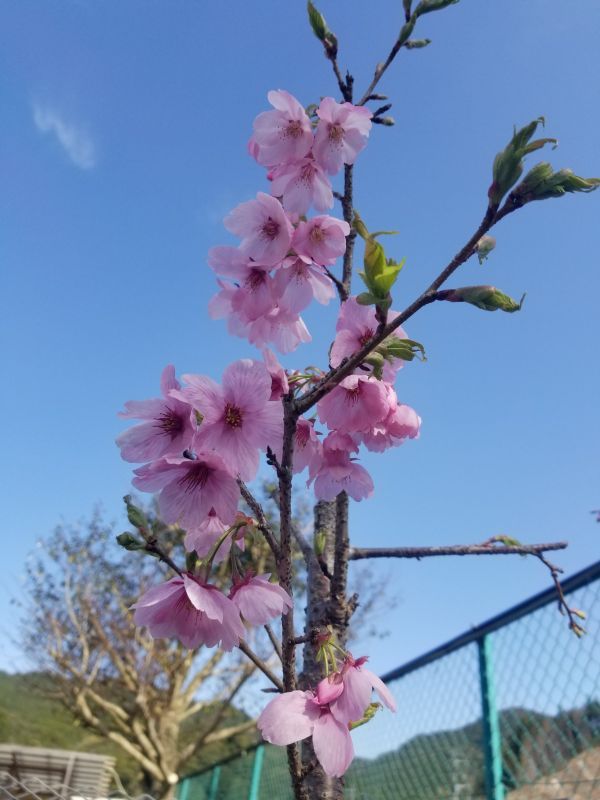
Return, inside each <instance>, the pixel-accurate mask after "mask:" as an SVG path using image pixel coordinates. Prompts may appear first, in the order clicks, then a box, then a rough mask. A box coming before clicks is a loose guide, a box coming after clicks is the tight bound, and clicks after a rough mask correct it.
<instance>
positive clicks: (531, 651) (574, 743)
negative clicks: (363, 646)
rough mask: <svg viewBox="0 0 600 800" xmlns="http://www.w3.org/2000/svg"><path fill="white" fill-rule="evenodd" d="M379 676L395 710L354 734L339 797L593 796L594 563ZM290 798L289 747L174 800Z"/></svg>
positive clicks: (257, 752) (236, 765) (195, 779)
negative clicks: (578, 622) (580, 620)
mask: <svg viewBox="0 0 600 800" xmlns="http://www.w3.org/2000/svg"><path fill="white" fill-rule="evenodd" d="M563 588H564V590H565V593H566V594H568V596H569V604H570V605H571V606H575V607H577V608H582V609H585V610H586V612H587V613H588V621H587V623H586V628H587V631H588V633H587V635H586V636H584V638H583V639H581V640H577V639H576V637H575V636H574V635H573V634H572V633H571V632H570V631H569V630H568V628H567V625H566V624H558V623H557V619H556V595H555V593H554V590H549V591H546V592H542V593H540V594H538V595H535V596H534V597H532V598H530V599H529V600H527V601H525V602H524V603H521V604H520V605H518V606H515V607H514V608H511V609H510V610H508V611H507V612H505V613H504V614H501V615H499V616H498V617H495V618H493V619H491V620H489V621H488V622H487V623H485V624H483V625H480V626H478V627H477V628H474V629H472V630H470V631H468V632H467V633H465V634H463V635H461V636H458V637H457V638H456V639H453V640H452V641H450V642H448V643H446V644H444V645H442V646H441V647H438V648H436V649H435V650H433V651H431V652H429V653H426V654H425V655H424V656H422V657H420V658H417V659H415V660H413V661H411V662H410V663H408V664H405V665H404V666H402V667H399V668H398V669H396V670H393V671H392V672H390V673H388V674H387V675H384V676H382V677H383V680H384V681H385V682H386V683H387V684H388V686H389V688H390V689H391V691H392V692H393V694H394V696H395V697H396V700H397V703H398V713H397V714H380V715H376V717H375V719H374V720H372V721H371V722H370V723H369V724H367V725H364V726H362V727H360V728H357V729H356V730H355V731H354V733H353V740H354V746H355V750H356V758H355V760H354V762H353V763H352V766H351V768H350V770H349V771H348V773H347V774H346V793H345V795H346V798H347V800H600V637H599V633H600V562H598V563H596V564H594V565H592V566H591V567H589V568H587V569H585V570H583V571H582V572H579V573H577V574H576V575H573V576H572V577H571V578H569V579H568V580H566V581H564V583H563ZM246 798H247V800H293V795H292V792H291V788H290V781H289V776H288V772H287V759H286V753H285V748H277V747H273V746H271V745H259V746H257V747H256V748H254V749H253V750H251V751H249V752H247V753H246V754H245V755H243V756H238V757H236V758H234V759H231V760H229V761H228V762H224V763H222V764H220V765H214V766H213V767H211V768H210V769H208V770H206V771H204V772H203V773H201V774H197V775H190V776H188V777H186V778H184V779H183V780H182V782H181V783H180V785H179V788H178V800H246Z"/></svg>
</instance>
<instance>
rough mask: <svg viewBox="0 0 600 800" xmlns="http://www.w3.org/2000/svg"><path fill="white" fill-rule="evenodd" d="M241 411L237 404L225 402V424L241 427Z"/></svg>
mask: <svg viewBox="0 0 600 800" xmlns="http://www.w3.org/2000/svg"><path fill="white" fill-rule="evenodd" d="M242 419H243V417H242V412H241V411H240V409H239V408H238V407H237V406H233V405H231V403H227V405H226V406H225V424H226V425H229V427H231V428H241V427H242Z"/></svg>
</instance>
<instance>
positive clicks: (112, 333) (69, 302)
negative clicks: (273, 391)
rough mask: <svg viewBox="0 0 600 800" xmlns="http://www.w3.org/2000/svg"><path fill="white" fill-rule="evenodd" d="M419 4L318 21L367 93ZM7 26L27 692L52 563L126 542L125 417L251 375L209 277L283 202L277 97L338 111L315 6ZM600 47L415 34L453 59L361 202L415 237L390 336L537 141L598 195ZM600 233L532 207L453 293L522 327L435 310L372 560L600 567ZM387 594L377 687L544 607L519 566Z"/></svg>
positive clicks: (5, 179) (537, 28)
mask: <svg viewBox="0 0 600 800" xmlns="http://www.w3.org/2000/svg"><path fill="white" fill-rule="evenodd" d="M399 5H400V4H399V3H398V2H396V0H394V2H392V0H372V1H371V2H370V3H368V4H365V3H362V2H357V1H354V2H347V3H344V4H343V7H344V12H343V13H342V11H341V4H339V3H335V2H334V1H333V0H322V2H321V7H322V10H323V11H324V13H325V14H326V16H327V19H328V22H329V24H330V26H331V27H332V29H333V30H334V31H335V32H336V33H337V35H338V38H339V40H340V63H341V65H342V67H344V68H345V67H346V66H347V67H349V68H350V69H351V71H352V72H353V74H354V75H355V77H356V84H357V87H358V91H360V92H361V93H362V89H364V87H365V86H366V85H367V83H368V82H369V80H370V77H371V74H372V70H373V68H374V65H375V64H376V63H377V62H378V61H381V60H382V59H383V58H384V56H385V54H386V53H387V50H388V49H389V47H390V46H391V44H392V42H393V36H394V35H395V31H396V29H397V28H398V27H399V24H400V19H399V8H398V7H399ZM0 17H1V21H2V25H1V26H0V31H1V32H0V44H1V47H0V103H1V107H2V126H1V127H0V183H1V185H2V187H3V191H2V192H1V194H0V219H1V222H0V225H1V235H0V258H1V263H2V291H1V293H0V296H1V300H0V302H1V304H2V305H1V309H0V311H1V313H0V330H1V341H2V351H3V372H4V375H5V389H4V391H3V392H2V396H1V400H0V403H1V405H2V407H1V418H2V420H3V422H4V425H3V436H2V444H3V458H2V467H1V469H2V473H3V474H2V484H1V485H2V487H3V490H4V492H3V495H4V498H5V499H4V503H3V511H4V536H3V542H4V544H3V548H4V549H3V557H2V559H1V570H2V580H1V582H0V587H1V588H0V617H1V619H2V622H1V623H0V636H1V637H2V638H3V639H4V642H5V647H0V652H2V651H4V656H0V668H9V669H10V668H18V667H21V666H25V662H24V661H23V660H22V659H21V657H20V656H18V655H17V654H16V653H15V652H14V650H13V648H12V646H11V645H10V643H9V637H10V633H11V631H13V630H14V626H13V619H14V612H13V611H12V610H11V608H10V605H9V601H10V598H11V596H14V595H16V594H18V593H19V592H20V591H21V573H22V565H23V563H24V560H25V558H26V555H27V553H28V552H29V551H31V550H32V548H33V547H34V546H35V542H36V540H37V539H38V537H40V536H44V535H47V534H49V533H50V532H51V531H52V529H53V527H54V526H55V525H56V524H57V523H58V522H60V521H61V519H64V520H66V521H76V520H77V519H79V518H81V517H83V516H85V515H89V514H90V512H91V510H92V508H93V507H94V505H95V504H96V503H98V502H100V503H102V504H103V506H104V508H105V509H106V514H107V517H108V518H113V519H116V520H119V521H120V523H121V524H122V512H121V499H120V498H121V496H122V495H123V494H124V493H125V492H126V491H128V489H129V481H130V468H129V466H128V465H126V464H124V463H122V462H121V461H120V459H119V456H118V451H117V449H116V447H115V445H114V438H115V436H116V435H117V433H118V432H119V431H120V430H121V429H122V424H121V423H119V421H118V420H117V418H116V412H117V411H118V410H119V409H120V408H121V407H122V405H123V403H124V401H125V400H128V399H132V398H135V399H142V398H144V397H151V396H154V395H155V394H156V391H157V387H158V381H159V376H160V372H161V370H162V368H163V366H164V365H165V364H166V363H169V362H172V363H174V364H175V365H176V367H177V369H178V371H179V372H188V371H189V372H198V373H207V374H211V375H212V376H213V377H215V378H216V379H218V378H219V377H220V374H221V372H222V370H223V368H224V366H225V365H226V364H227V363H229V362H230V361H232V360H234V359H235V358H238V357H241V356H253V355H255V354H256V353H255V351H253V349H252V348H251V347H250V346H249V345H248V344H247V343H245V342H244V341H242V340H237V339H232V338H230V337H228V336H227V335H226V331H225V326H224V324H223V323H222V322H211V321H210V320H209V319H208V316H207V313H206V305H207V301H208V299H209V297H210V296H211V294H212V293H213V291H214V283H213V276H212V274H211V273H210V271H209V269H208V268H207V266H206V262H205V256H206V252H207V250H208V249H209V248H210V247H211V246H213V245H216V244H221V243H226V242H228V241H229V237H228V235H227V234H226V233H225V231H224V229H223V228H222V225H221V220H222V217H223V216H224V215H225V214H226V213H227V211H229V210H230V209H231V208H232V207H233V206H234V205H236V204H237V203H239V202H241V201H243V200H246V199H249V198H250V197H252V196H253V195H254V194H255V193H256V191H257V190H264V189H265V187H266V183H265V179H264V173H263V171H262V170H261V169H260V168H259V167H257V165H256V164H255V163H254V162H253V161H252V160H251V159H249V158H248V156H247V155H246V151H245V145H246V140H247V137H248V136H249V133H250V131H251V125H252V120H253V118H254V116H255V115H256V114H257V113H259V112H260V111H262V110H265V109H266V108H267V102H266V93H267V91H268V90H269V89H271V88H286V89H288V90H289V91H291V92H292V93H294V94H295V95H296V96H298V97H299V98H300V99H301V101H302V102H303V103H305V104H308V103H309V102H313V101H315V100H317V101H318V98H319V97H320V96H323V95H329V94H333V95H335V92H336V86H335V83H334V81H333V78H332V75H331V72H330V69H329V65H328V63H327V62H326V61H325V59H324V58H323V56H322V54H321V52H320V47H319V45H318V43H317V41H316V40H315V39H314V37H313V36H312V34H311V32H310V30H309V29H308V26H307V24H306V21H305V4H304V2H302V0H293V1H291V0H290V2H288V3H286V4H282V3H278V2H275V0H263V2H262V3H260V4H256V3H242V2H234V3H227V4H226V3H202V2H191V0H187V2H181V3H177V4H167V3H166V2H149V1H148V0H144V1H143V2H142V0H129V2H128V3H119V4H117V3H97V2H87V1H86V0H65V1H64V2H62V3H48V2H40V1H37V2H36V1H35V0H27V2H22V3H3V4H1V6H0ZM599 29H600V6H599V5H598V3H597V2H595V0H579V2H578V3H570V4H565V3H564V2H562V0H528V2H526V3H525V2H523V0H488V2H485V3H483V2H475V0H462V2H461V3H459V4H458V5H456V6H453V7H451V8H449V9H447V10H445V11H443V12H439V13H436V14H431V15H428V16H427V17H424V18H423V19H422V20H421V22H420V24H419V28H418V30H417V34H418V36H419V37H421V36H423V37H424V36H427V37H428V38H431V39H432V40H433V44H432V45H430V47H428V48H426V49H425V50H417V51H411V52H402V53H401V54H400V57H399V58H398V60H397V62H396V63H395V64H394V65H393V66H392V67H391V68H390V70H389V71H388V73H387V74H386V76H385V78H384V79H383V81H382V83H381V87H380V89H381V91H383V92H385V93H386V94H388V95H389V96H390V99H391V100H392V101H393V103H394V107H393V109H392V111H391V112H390V113H392V114H393V116H394V117H395V119H396V122H397V124H396V126H395V127H394V128H391V129H388V128H386V129H383V128H381V127H377V128H375V129H374V131H373V134H372V137H371V141H370V143H369V146H368V148H367V150H366V151H365V152H364V153H363V154H362V155H361V157H360V160H359V163H358V166H357V170H356V180H355V187H356V196H355V200H356V206H357V208H358V209H359V210H360V212H361V215H362V216H363V218H364V219H365V220H366V221H367V223H368V224H369V226H370V227H371V228H372V229H377V228H379V229H389V228H395V229H398V230H399V231H400V235H399V236H397V237H395V238H394V240H390V242H389V252H390V254H391V255H394V256H396V257H398V258H399V257H403V256H405V257H406V264H407V265H406V268H405V270H404V271H403V273H402V279H401V281H400V282H399V284H398V289H397V292H396V301H395V303H394V307H395V308H402V307H403V306H404V305H406V304H407V303H408V302H409V301H410V300H411V299H412V298H413V297H414V296H415V295H416V293H418V292H419V291H421V290H422V288H424V287H425V286H426V285H427V284H428V283H429V281H430V280H431V278H432V277H433V276H434V275H436V274H437V273H438V272H439V271H440V269H441V268H442V267H443V266H444V265H445V264H446V263H447V262H448V260H449V259H450V258H451V256H452V255H453V254H454V253H455V252H456V251H457V250H458V249H459V248H460V247H461V246H462V244H463V243H464V242H465V241H466V239H467V238H468V237H469V236H470V235H471V233H472V232H473V230H474V229H475V228H476V226H477V224H478V222H479V220H480V218H481V216H482V214H483V211H484V208H485V202H486V190H487V187H488V185H489V183H490V174H491V163H492V160H493V157H494V155H495V153H496V152H497V151H498V150H499V149H500V148H501V147H503V146H504V145H505V143H506V141H507V140H508V138H509V136H510V134H511V131H512V126H513V124H519V125H521V124H524V123H526V122H528V121H529V120H531V119H533V118H535V117H537V116H539V115H540V114H543V115H545V116H546V118H547V121H548V122H547V135H550V136H556V137H557V138H558V139H559V140H560V146H559V148H558V149H557V150H556V151H554V152H549V153H548V154H547V156H544V157H547V158H549V159H550V160H551V161H552V163H553V164H554V165H555V166H556V167H562V166H569V167H572V168H574V169H575V170H576V171H579V173H580V174H583V175H598V174H600V149H599V147H598V128H599V124H600V111H599V109H600V103H599V100H600V96H599V95H600V84H599V83H598V81H597V79H596V78H597V74H598V68H599V58H600V57H599V55H598V49H597V32H598V30H599ZM531 163H532V164H533V163H535V160H532V162H531ZM599 210H600V194H598V195H592V196H590V197H585V196H575V197H567V198H565V199H562V200H551V201H546V202H543V203H538V204H534V205H531V206H529V207H527V208H525V209H524V210H522V211H521V212H520V213H518V214H514V215H512V216H511V217H509V218H508V219H506V220H505V221H503V222H502V223H501V224H500V225H499V226H498V229H497V230H496V232H495V234H496V236H497V239H498V245H497V249H496V251H495V252H494V253H493V255H492V257H491V258H490V259H489V260H488V261H487V262H486V264H485V266H483V267H480V266H479V265H478V264H477V262H476V261H473V262H470V263H469V264H468V265H466V266H465V267H464V268H463V269H462V270H461V272H460V273H459V276H458V277H457V278H456V280H453V281H452V282H451V284H450V285H466V284H472V283H493V284H495V285H498V286H499V287H500V288H502V289H503V290H504V291H506V292H507V293H509V294H511V295H512V296H515V297H519V296H520V295H521V293H522V292H523V291H527V293H528V294H527V300H526V303H525V306H524V308H523V310H522V311H521V312H520V313H519V314H514V315H503V314H501V313H500V312H497V313H496V314H486V313H484V312H480V311H478V310H476V309H474V308H472V307H464V306H462V305H454V304H448V305H447V306H445V305H443V304H438V306H436V307H429V308H426V309H425V310H423V311H422V312H421V313H420V314H419V315H418V316H417V317H415V319H414V320H412V321H411V322H410V323H409V325H407V330H408V333H409V335H410V336H411V337H412V338H415V339H417V340H419V341H421V342H423V343H424V344H425V346H426V348H427V352H428V356H429V360H428V361H427V362H426V363H425V364H421V363H414V364H411V365H409V366H407V367H406V368H405V369H404V370H403V371H402V373H401V375H400V377H399V380H398V383H397V389H398V393H399V396H400V397H401V399H402V400H403V401H404V402H407V403H409V404H410V405H412V406H414V407H415V408H416V409H417V410H418V412H419V413H420V414H421V416H422V418H423V429H422V435H421V438H420V439H419V440H418V441H416V442H410V443H408V444H407V445H406V446H404V447H402V448H400V449H397V450H393V451H389V452H388V453H387V454H385V455H384V456H377V457H370V458H367V459H365V464H366V465H367V466H368V467H369V469H371V470H372V474H373V477H374V480H375V484H376V493H375V496H374V497H373V499H371V500H370V501H367V502H364V503H362V504H360V505H357V504H354V505H353V507H352V525H353V534H352V535H353V540H354V542H356V543H357V544H360V545H373V546H375V545H392V544H394V543H396V544H415V545H417V544H443V543H459V542H477V541H481V540H483V539H485V538H487V537H488V536H490V535H494V534H497V533H506V534H509V535H511V536H515V537H517V538H520V539H523V540H527V541H548V540H553V539H562V538H567V539H569V541H570V543H571V544H570V548H569V550H568V551H567V552H565V553H561V554H559V555H558V556H557V557H556V560H557V561H559V562H560V564H562V565H563V566H564V567H565V569H566V571H567V572H572V571H574V570H577V569H579V568H581V567H583V566H585V565H587V564H588V563H590V562H592V561H594V560H596V559H597V558H598V557H599V548H598V539H599V536H600V526H598V525H596V524H595V522H594V519H593V517H592V516H591V515H590V514H589V510H590V509H592V508H596V507H597V506H598V505H599V504H600V486H599V484H598V473H599V470H598V453H599V452H600V429H599V424H598V411H597V409H598V396H599V394H600V375H599V369H598V355H597V348H598V334H599V315H598V311H597V308H598V299H597V298H598V296H600V277H599V271H598V257H597V255H596V252H595V251H596V241H595V237H596V235H597V230H598V226H597V221H598V214H599ZM336 213H338V212H337V211H336ZM334 319H335V309H334V308H333V307H331V308H329V309H327V310H326V311H323V310H322V309H321V307H318V308H314V309H310V311H309V313H308V314H307V315H306V321H307V324H308V326H309V328H310V330H311V332H312V333H313V337H314V341H313V344H311V345H309V346H306V347H304V348H303V349H301V350H300V351H298V352H297V353H296V354H295V355H294V356H293V357H290V358H288V359H286V362H285V363H286V365H288V366H301V365H304V364H310V363H319V364H321V365H323V366H324V365H325V352H326V348H327V346H328V344H329V342H330V340H331V338H332V331H333V327H334ZM298 486H299V487H300V488H301V487H302V483H301V482H298ZM375 573H376V576H377V579H378V581H380V582H381V584H382V586H383V587H384V588H385V589H386V590H387V591H390V590H391V591H394V592H396V593H397V595H398V598H399V604H398V606H397V607H396V608H395V609H394V612H393V614H387V615H382V618H381V625H382V628H383V629H386V630H389V631H390V633H391V634H392V636H391V637H390V638H387V639H384V640H383V641H381V642H375V643H372V644H369V645H368V648H369V650H370V651H371V654H372V659H371V663H372V668H373V669H375V670H376V671H378V672H384V671H385V670H387V669H390V668H392V667H394V666H396V665H397V664H399V663H401V662H403V661H405V660H407V659H408V658H410V657H412V656H414V655H417V654H418V653H420V652H421V651H423V650H424V649H427V648H429V647H431V646H433V645H435V644H437V643H438V642H439V641H441V640H443V639H446V638H448V637H450V636H451V635H453V634H455V633H458V632H459V631H461V630H462V629H464V628H466V627H468V626H469V625H471V624H474V623H478V622H480V621H482V620H483V619H485V618H486V617H487V616H489V615H491V614H493V613H496V612H497V611H500V610H501V609H503V608H504V607H506V606H507V605H509V604H512V603H513V602H516V601H518V600H520V599H522V598H523V597H526V596H527V595H529V594H531V593H533V592H534V591H537V590H539V589H541V588H545V587H546V586H547V585H548V576H547V575H546V574H545V572H544V570H543V569H542V567H541V565H539V564H537V563H533V562H530V560H528V559H520V558H514V559H502V558H499V557H498V558H495V559H491V558H490V559H485V560H484V559H479V560H475V559H473V560H463V559H461V560H458V561H449V560H444V561H442V560H439V561H427V562H421V563H412V562H407V563H403V562H400V563H388V564H385V565H383V564H380V565H377V567H376V570H375ZM556 624H557V625H561V624H563V621H562V620H561V619H559V618H558V617H557V620H556Z"/></svg>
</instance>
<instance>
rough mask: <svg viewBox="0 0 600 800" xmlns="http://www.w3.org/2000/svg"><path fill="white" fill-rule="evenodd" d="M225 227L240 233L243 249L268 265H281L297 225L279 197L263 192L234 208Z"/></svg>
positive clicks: (225, 221) (248, 254)
mask: <svg viewBox="0 0 600 800" xmlns="http://www.w3.org/2000/svg"><path fill="white" fill-rule="evenodd" d="M224 224H225V227H226V228H227V230H228V231H230V232H231V233H234V234H235V235H236V236H239V237H240V238H241V239H242V241H241V243H240V250H241V251H242V253H244V254H245V255H247V256H249V257H250V258H253V259H254V260H255V261H256V262H257V263H259V264H263V265H265V266H267V267H273V266H275V265H276V264H278V263H279V262H280V261H281V260H282V259H283V258H284V256H285V255H286V254H287V252H288V250H289V249H290V243H291V240H292V232H293V227H292V223H291V222H290V220H289V219H288V217H287V216H286V213H285V211H284V210H283V207H282V205H281V203H280V202H279V200H276V199H275V198H274V197H271V195H268V194H265V193H264V192H259V193H258V194H257V195H256V200H248V202H246V203H241V204H240V205H239V206H237V207H236V208H234V209H233V211H231V212H230V213H229V214H228V215H227V216H226V217H225V220H224Z"/></svg>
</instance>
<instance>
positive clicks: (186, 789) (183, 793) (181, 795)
mask: <svg viewBox="0 0 600 800" xmlns="http://www.w3.org/2000/svg"><path fill="white" fill-rule="evenodd" d="M189 793H190V779H189V778H184V779H183V780H182V781H181V786H180V787H179V791H178V792H177V800H187V797H188V794H189Z"/></svg>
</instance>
